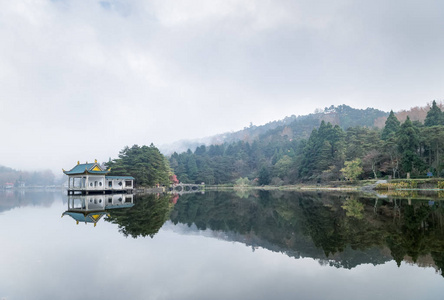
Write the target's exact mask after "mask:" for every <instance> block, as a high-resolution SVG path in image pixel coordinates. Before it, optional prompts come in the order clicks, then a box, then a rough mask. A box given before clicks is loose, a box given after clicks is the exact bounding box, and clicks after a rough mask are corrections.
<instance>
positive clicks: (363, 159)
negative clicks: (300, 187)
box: [170, 101, 444, 185]
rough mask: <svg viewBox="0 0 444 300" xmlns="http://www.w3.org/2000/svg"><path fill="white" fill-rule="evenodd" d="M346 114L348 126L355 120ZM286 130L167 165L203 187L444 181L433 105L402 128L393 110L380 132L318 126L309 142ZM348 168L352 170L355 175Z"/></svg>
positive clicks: (441, 120) (442, 137)
mask: <svg viewBox="0 0 444 300" xmlns="http://www.w3.org/2000/svg"><path fill="white" fill-rule="evenodd" d="M342 109H344V108H343V107H342ZM369 112H371V111H369ZM345 115H346V116H347V119H346V120H347V122H348V124H352V123H353V122H357V121H356V120H355V118H360V116H359V115H357V116H355V117H354V118H353V116H351V115H350V113H346V114H345ZM361 117H362V114H361ZM379 117H380V116H379ZM375 118H378V115H375V116H373V120H376V119H375ZM352 119H353V120H354V121H353V122H351V121H350V120H352ZM297 122H300V120H299V121H297ZM366 123H370V121H369V120H366ZM291 126H296V124H292V125H291V124H290V125H289V126H287V127H286V128H288V129H287V132H288V134H286V132H285V129H284V130H280V129H279V130H278V129H273V130H270V131H269V132H267V133H266V134H264V135H262V136H260V137H259V138H257V139H255V140H254V141H238V142H232V143H227V142H226V143H223V144H220V145H210V146H204V145H203V146H200V147H197V148H196V150H195V151H194V152H192V151H191V150H188V151H187V152H184V153H181V154H178V153H174V154H173V155H171V157H170V165H171V167H172V168H173V169H174V172H175V174H176V175H177V177H178V179H179V180H180V181H182V182H196V183H198V182H205V183H207V184H226V183H234V182H235V181H236V180H238V179H239V178H245V177H246V178H248V180H250V182H251V183H257V184H260V185H263V184H275V185H281V184H292V183H297V182H301V181H308V180H310V181H317V182H319V181H332V180H342V179H353V178H351V177H350V176H351V175H350V174H356V178H357V179H365V178H380V177H386V176H392V177H394V178H401V177H406V176H407V174H409V175H410V176H412V177H415V176H416V177H425V176H427V175H429V176H432V175H433V176H441V175H443V176H444V174H442V170H443V169H444V159H443V158H442V154H443V153H442V152H443V150H442V148H443V146H444V114H443V112H442V111H441V109H440V108H439V107H438V106H437V104H436V102H435V101H433V103H432V105H431V108H430V109H429V110H428V112H427V115H426V117H425V120H424V122H421V121H418V120H416V121H411V120H410V118H409V117H408V116H407V117H406V119H405V121H403V123H402V124H401V122H400V121H399V120H398V119H397V117H396V116H395V114H394V113H393V111H392V112H390V114H389V116H388V118H387V119H386V121H385V125H384V127H383V128H382V129H378V128H376V127H369V126H352V127H348V128H347V129H344V127H342V126H340V125H334V126H333V125H332V124H331V123H330V122H325V121H322V122H321V124H320V126H319V127H318V128H315V129H313V130H312V131H311V134H310V135H309V136H308V138H302V137H301V138H297V134H295V132H294V131H293V130H291ZM308 126H309V125H307V128H308ZM312 128H313V127H312ZM305 129H306V128H305ZM347 168H348V169H350V168H354V171H355V173H350V172H347V171H350V170H347Z"/></svg>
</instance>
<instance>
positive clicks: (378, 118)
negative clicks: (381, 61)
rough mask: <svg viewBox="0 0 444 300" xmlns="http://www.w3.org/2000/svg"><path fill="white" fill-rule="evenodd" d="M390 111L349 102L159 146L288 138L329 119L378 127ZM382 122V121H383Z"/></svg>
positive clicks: (175, 148)
mask: <svg viewBox="0 0 444 300" xmlns="http://www.w3.org/2000/svg"><path fill="white" fill-rule="evenodd" d="M387 116H388V112H384V111H382V110H379V109H375V108H366V109H356V108H352V107H350V106H348V105H339V106H333V105H332V106H330V107H325V108H324V109H323V110H322V109H318V110H316V111H315V112H314V113H312V114H309V115H302V116H296V115H291V116H289V117H285V118H284V119H282V120H275V121H271V122H269V123H267V124H264V125H253V124H252V123H250V125H249V126H248V127H244V128H243V129H241V130H239V131H235V132H226V133H221V134H217V135H214V136H209V137H203V138H200V139H194V140H186V139H184V140H180V141H176V142H174V143H171V144H168V145H162V146H160V147H159V148H160V150H161V151H162V153H164V154H165V155H171V154H172V153H174V152H177V153H180V152H184V151H187V150H188V149H191V150H193V151H194V150H195V149H196V148H197V147H199V146H201V145H206V146H209V145H220V144H223V143H233V142H238V141H244V142H250V143H251V142H253V141H254V140H257V139H260V138H270V136H272V135H275V134H278V135H281V136H287V138H288V139H302V138H308V137H309V136H310V133H311V131H312V130H313V129H314V128H317V127H319V125H320V124H321V121H325V122H330V123H331V124H332V125H339V126H340V127H341V128H342V129H343V130H346V129H348V128H349V127H355V126H362V127H368V128H372V127H379V128H381V127H382V126H384V122H385V119H386V118H387ZM381 124H382V125H381Z"/></svg>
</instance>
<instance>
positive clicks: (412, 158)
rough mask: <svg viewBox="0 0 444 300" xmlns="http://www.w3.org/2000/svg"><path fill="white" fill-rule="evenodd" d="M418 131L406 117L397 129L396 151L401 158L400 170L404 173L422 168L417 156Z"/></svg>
mask: <svg viewBox="0 0 444 300" xmlns="http://www.w3.org/2000/svg"><path fill="white" fill-rule="evenodd" d="M418 147H419V129H418V128H417V127H416V126H414V125H413V123H412V121H410V118H409V117H407V119H406V120H405V122H404V123H402V125H401V128H400V129H399V136H398V149H399V152H400V154H401V157H402V168H403V170H404V171H405V172H412V171H417V170H418V169H421V168H422V161H421V159H420V158H419V156H418V152H417V151H418Z"/></svg>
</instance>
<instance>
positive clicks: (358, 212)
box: [341, 197, 364, 219]
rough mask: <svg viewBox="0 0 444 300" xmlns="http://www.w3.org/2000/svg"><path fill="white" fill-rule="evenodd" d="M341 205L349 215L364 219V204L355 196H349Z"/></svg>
mask: <svg viewBox="0 0 444 300" xmlns="http://www.w3.org/2000/svg"><path fill="white" fill-rule="evenodd" d="M341 207H342V208H343V209H345V211H346V213H345V214H346V216H347V217H354V218H356V219H362V218H363V217H364V215H363V212H364V204H362V203H360V202H359V201H358V200H357V199H356V198H354V197H350V198H347V200H345V202H344V204H343V205H342V206H341Z"/></svg>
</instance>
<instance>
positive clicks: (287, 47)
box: [0, 0, 444, 172]
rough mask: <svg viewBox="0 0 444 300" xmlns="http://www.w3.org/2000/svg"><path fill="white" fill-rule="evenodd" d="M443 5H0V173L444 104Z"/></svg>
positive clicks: (186, 1) (376, 1)
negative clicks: (323, 112)
mask: <svg viewBox="0 0 444 300" xmlns="http://www.w3.org/2000/svg"><path fill="white" fill-rule="evenodd" d="M443 12H444V1H416V0H415V1H410V0H402V1H393V0H390V1H387V0H384V1H380V0H372V1H358V0H353V1H352V0H350V1H346V0H338V1H333V0H326V1H312V0H306V1H305V0H304V1H301V0H293V1H284V0H282V1H281V0H273V1H271V0H270V1H265V0H264V1H249V0H220V1H219V0H201V1H193V0H180V1H170V0H158V1H147V0H133V1H123V0H122V1H120V0H110V1H94V0H72V1H71V0H53V1H49V0H23V1H8V0H0V112H1V114H0V125H1V129H2V130H1V132H2V133H1V139H0V140H1V142H0V143H1V149H0V165H5V166H9V167H12V168H15V169H42V168H51V169H52V170H54V171H55V172H61V168H65V169H70V168H71V167H73V166H74V164H75V163H76V162H77V160H80V161H81V162H84V161H86V160H88V161H90V162H91V161H93V160H94V159H95V158H97V159H98V160H99V161H107V160H108V158H109V157H111V158H116V157H117V155H118V152H119V150H121V149H122V148H123V147H124V146H126V145H130V146H131V145H133V144H139V145H143V144H147V145H149V144H150V143H154V144H155V145H156V146H160V145H163V144H167V143H170V142H174V141H177V140H181V139H192V138H199V137H204V136H210V135H214V134H217V133H223V132H228V131H236V130H239V129H242V128H243V127H245V126H248V125H249V124H250V122H252V123H253V124H255V125H261V124H265V123H267V122H269V121H272V120H276V119H282V118H284V117H285V116H290V115H292V114H295V115H304V114H308V113H312V112H313V111H314V110H315V109H316V108H324V107H326V106H330V105H340V104H347V105H350V106H352V107H355V108H366V107H374V108H378V109H382V110H385V111H389V110H390V109H393V110H395V111H397V110H401V109H408V108H410V107H413V106H418V105H419V106H423V105H426V104H427V103H428V102H431V101H432V100H434V99H436V100H442V99H443V95H444V75H443V74H444V54H443V53H444V18H443Z"/></svg>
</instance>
